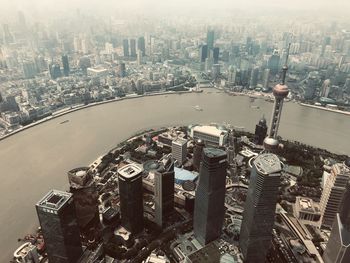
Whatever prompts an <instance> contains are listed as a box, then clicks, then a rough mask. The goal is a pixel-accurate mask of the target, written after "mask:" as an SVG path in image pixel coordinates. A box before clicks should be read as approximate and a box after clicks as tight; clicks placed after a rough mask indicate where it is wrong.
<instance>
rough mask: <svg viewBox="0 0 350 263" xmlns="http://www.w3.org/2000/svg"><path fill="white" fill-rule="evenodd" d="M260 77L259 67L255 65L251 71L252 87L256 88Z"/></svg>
mask: <svg viewBox="0 0 350 263" xmlns="http://www.w3.org/2000/svg"><path fill="white" fill-rule="evenodd" d="M258 77H259V67H254V68H253V69H252V72H251V73H250V81H249V88H250V89H255V87H256V85H257V84H258Z"/></svg>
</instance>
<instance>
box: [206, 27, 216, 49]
mask: <svg viewBox="0 0 350 263" xmlns="http://www.w3.org/2000/svg"><path fill="white" fill-rule="evenodd" d="M207 45H208V49H209V50H211V49H213V47H214V30H208V32H207Z"/></svg>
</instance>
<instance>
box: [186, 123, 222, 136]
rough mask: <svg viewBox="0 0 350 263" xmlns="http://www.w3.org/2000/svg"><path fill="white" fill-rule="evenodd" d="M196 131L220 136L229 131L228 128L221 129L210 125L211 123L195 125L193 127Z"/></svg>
mask: <svg viewBox="0 0 350 263" xmlns="http://www.w3.org/2000/svg"><path fill="white" fill-rule="evenodd" d="M193 131H194V132H200V133H205V134H209V135H214V136H220V135H222V134H225V133H227V131H226V130H223V129H219V128H217V127H216V126H212V125H211V126H209V125H203V126H195V127H193Z"/></svg>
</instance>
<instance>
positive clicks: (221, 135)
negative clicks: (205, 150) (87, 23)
mask: <svg viewBox="0 0 350 263" xmlns="http://www.w3.org/2000/svg"><path fill="white" fill-rule="evenodd" d="M227 134H228V132H227V130H225V129H223V128H220V127H217V126H214V125H211V126H208V125H198V126H193V127H191V128H190V136H191V137H192V138H193V139H194V140H197V139H201V140H202V141H203V142H204V143H205V145H206V146H215V147H217V146H224V145H225V143H226V141H227Z"/></svg>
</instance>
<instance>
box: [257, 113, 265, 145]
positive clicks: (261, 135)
mask: <svg viewBox="0 0 350 263" xmlns="http://www.w3.org/2000/svg"><path fill="white" fill-rule="evenodd" d="M266 135H267V125H266V119H265V118H264V117H263V118H261V120H260V121H259V123H258V124H257V125H255V143H256V144H259V145H262V144H263V143H264V139H265V138H266Z"/></svg>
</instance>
